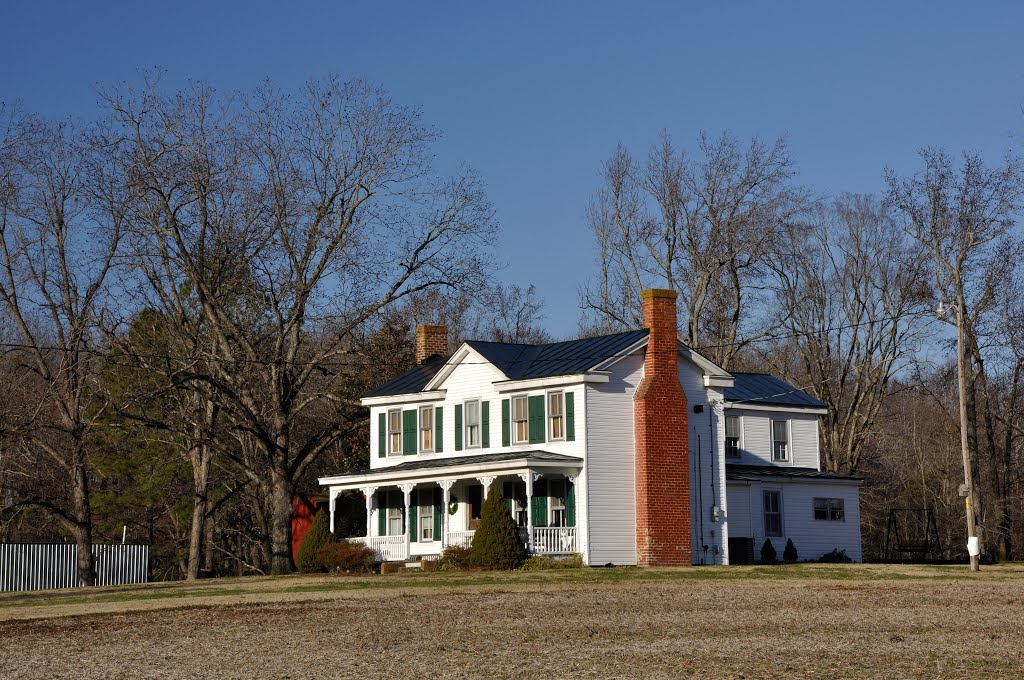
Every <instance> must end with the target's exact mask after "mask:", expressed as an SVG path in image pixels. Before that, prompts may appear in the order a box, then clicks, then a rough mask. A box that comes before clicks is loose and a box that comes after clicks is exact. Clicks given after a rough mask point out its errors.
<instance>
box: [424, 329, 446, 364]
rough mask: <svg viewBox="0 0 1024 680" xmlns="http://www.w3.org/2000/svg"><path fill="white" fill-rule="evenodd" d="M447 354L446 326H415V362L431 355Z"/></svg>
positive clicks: (444, 355)
mask: <svg viewBox="0 0 1024 680" xmlns="http://www.w3.org/2000/svg"><path fill="white" fill-rule="evenodd" d="M435 354H436V355H438V356H442V357H446V356H448V327H447V326H416V363H417V364H422V363H423V362H424V361H426V360H427V359H428V358H429V357H431V356H433V355H435Z"/></svg>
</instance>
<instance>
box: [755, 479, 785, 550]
mask: <svg viewBox="0 0 1024 680" xmlns="http://www.w3.org/2000/svg"><path fill="white" fill-rule="evenodd" d="M769 493H776V494H778V495H779V512H778V515H779V533H778V535H777V536H773V535H771V534H769V533H768V526H767V525H768V522H767V521H766V520H767V519H768V512H767V511H766V510H765V508H764V497H765V495H766V494H769ZM784 507H785V504H784V502H783V498H782V487H781V486H774V485H772V486H768V487H765V486H762V487H761V531H763V532H764V536H765V538H785V537H786V513H785V512H784V511H783V508H784ZM772 545H775V544H774V543H773V544H772ZM776 550H778V548H776Z"/></svg>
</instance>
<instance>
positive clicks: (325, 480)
mask: <svg viewBox="0 0 1024 680" xmlns="http://www.w3.org/2000/svg"><path fill="white" fill-rule="evenodd" d="M582 467H583V459H581V458H576V457H575V456H565V455H562V454H559V453H551V452H549V451H511V452H506V453H493V454H484V455H478V456H458V457H452V458H437V459H434V460H412V461H409V462H406V463H398V464H397V465H391V466H388V467H386V468H377V469H375V470H359V471H358V472H347V473H345V474H341V475H333V476H331V477H321V478H320V480H319V481H320V484H321V485H322V486H331V487H335V488H343V489H344V488H349V489H355V488H359V487H362V486H384V485H389V484H396V483H399V482H418V481H427V480H431V479H436V478H438V477H442V478H445V479H458V478H460V477H467V478H468V477H473V476H475V475H479V474H491V475H500V474H513V473H517V472H525V471H527V470H533V471H535V472H541V471H543V470H551V471H552V472H554V471H557V470H565V469H570V470H580V469H581V468H582Z"/></svg>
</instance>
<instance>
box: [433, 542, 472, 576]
mask: <svg viewBox="0 0 1024 680" xmlns="http://www.w3.org/2000/svg"><path fill="white" fill-rule="evenodd" d="M436 566H437V570H438V571H465V570H466V569H469V567H470V559H469V548H466V547H464V546H461V545H450V546H448V547H447V548H445V549H444V552H442V553H441V556H440V557H439V558H437V565H436Z"/></svg>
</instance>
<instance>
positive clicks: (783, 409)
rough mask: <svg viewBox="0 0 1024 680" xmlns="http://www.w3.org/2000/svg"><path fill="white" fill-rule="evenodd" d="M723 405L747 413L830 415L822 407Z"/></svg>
mask: <svg viewBox="0 0 1024 680" xmlns="http://www.w3.org/2000/svg"><path fill="white" fill-rule="evenodd" d="M723 404H724V405H725V408H732V409H740V410H746V411H773V412H775V413H813V414H815V415H827V414H828V408H822V407H820V406H788V405H781V404H779V405H768V404H751V403H749V402H745V401H726V402H723Z"/></svg>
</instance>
